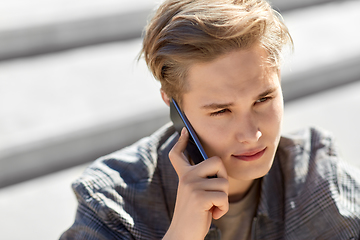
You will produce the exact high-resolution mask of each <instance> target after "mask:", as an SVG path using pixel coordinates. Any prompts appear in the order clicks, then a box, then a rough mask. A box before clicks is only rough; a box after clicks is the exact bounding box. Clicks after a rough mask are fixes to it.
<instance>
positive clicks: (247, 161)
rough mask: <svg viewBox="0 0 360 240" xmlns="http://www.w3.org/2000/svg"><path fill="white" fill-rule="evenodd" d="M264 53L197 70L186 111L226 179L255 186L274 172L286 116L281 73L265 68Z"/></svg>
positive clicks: (235, 55) (238, 55) (242, 54)
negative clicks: (252, 183) (266, 175)
mask: <svg viewBox="0 0 360 240" xmlns="http://www.w3.org/2000/svg"><path fill="white" fill-rule="evenodd" d="M265 60H266V52H265V51H264V50H263V49H262V48H260V47H253V48H251V49H249V50H240V51H233V52H231V53H229V54H226V55H224V56H221V57H219V58H217V59H215V60H214V61H211V62H207V63H198V64H194V65H193V66H192V67H191V68H190V69H189V74H188V78H187V79H186V81H187V83H188V86H189V90H188V91H187V92H186V93H185V94H184V95H183V96H182V110H183V111H184V112H185V114H186V115H187V117H188V119H189V121H190V122H191V124H192V126H193V127H194V129H195V131H196V133H197V134H198V137H199V139H200V141H201V143H202V144H203V147H204V149H205V151H206V153H207V154H208V156H209V157H212V156H218V157H220V158H221V159H222V161H223V163H224V165H225V168H226V170H227V173H228V176H229V177H230V178H233V179H234V180H240V181H242V180H246V181H248V180H253V179H256V178H259V177H262V176H264V175H265V174H266V173H267V172H268V171H269V170H270V168H271V165H272V162H273V159H274V155H275V151H276V149H277V146H278V143H279V139H280V131H281V122H282V115H283V98H282V91H281V86H280V79H279V74H278V71H277V70H275V69H272V68H268V67H266V62H265Z"/></svg>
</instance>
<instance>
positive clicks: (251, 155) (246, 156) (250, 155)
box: [232, 147, 267, 162]
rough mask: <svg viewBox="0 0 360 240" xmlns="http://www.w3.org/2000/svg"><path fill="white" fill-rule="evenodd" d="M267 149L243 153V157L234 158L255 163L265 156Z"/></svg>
mask: <svg viewBox="0 0 360 240" xmlns="http://www.w3.org/2000/svg"><path fill="white" fill-rule="evenodd" d="M266 149H267V148H266V147H265V148H263V149H258V150H254V151H250V152H246V153H243V154H241V155H232V156H233V157H235V158H237V159H239V160H242V161H246V162H249V161H255V160H257V159H259V158H261V157H262V156H263V155H264V153H265V151H266Z"/></svg>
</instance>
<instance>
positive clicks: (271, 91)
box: [258, 87, 278, 98]
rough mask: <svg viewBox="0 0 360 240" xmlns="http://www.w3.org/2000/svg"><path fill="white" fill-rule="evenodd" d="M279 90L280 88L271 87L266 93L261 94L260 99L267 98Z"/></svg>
mask: <svg viewBox="0 0 360 240" xmlns="http://www.w3.org/2000/svg"><path fill="white" fill-rule="evenodd" d="M277 89H278V87H270V88H269V89H267V90H266V91H264V92H262V93H260V94H259V96H258V98H262V97H266V96H267V95H269V94H271V93H273V92H275V91H276V90H277Z"/></svg>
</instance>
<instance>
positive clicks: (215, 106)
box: [201, 87, 278, 110]
mask: <svg viewBox="0 0 360 240" xmlns="http://www.w3.org/2000/svg"><path fill="white" fill-rule="evenodd" d="M277 89H278V87H270V88H269V89H267V90H265V91H264V92H262V93H260V94H259V95H258V98H263V97H266V96H268V95H269V94H271V93H273V92H275V91H276V90H277ZM233 105H234V104H233V103H211V104H207V105H204V106H202V107H201V108H202V109H210V110H216V109H223V108H229V107H231V106H233Z"/></svg>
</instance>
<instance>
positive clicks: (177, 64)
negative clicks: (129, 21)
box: [141, 0, 292, 102]
mask: <svg viewBox="0 0 360 240" xmlns="http://www.w3.org/2000/svg"><path fill="white" fill-rule="evenodd" d="M255 43H259V44H260V46H262V47H263V48H264V49H265V50H266V51H267V53H268V62H269V63H270V64H271V66H273V67H277V68H279V67H280V59H281V52H282V49H283V47H284V46H285V45H287V44H288V43H290V45H292V39H291V36H290V34H289V32H288V29H287V27H286V26H285V25H284V23H283V21H282V18H281V16H280V14H278V13H277V12H276V11H274V10H273V9H272V8H271V6H270V5H269V4H268V3H267V2H266V1H265V0H166V1H165V2H164V3H163V4H162V5H161V6H160V7H159V8H158V10H157V11H156V13H155V15H154V16H153V18H152V19H151V21H150V23H149V24H148V25H147V27H146V29H145V35H144V40H143V48H142V51H141V53H142V54H143V56H144V57H145V61H146V63H147V65H148V67H149V69H150V71H151V72H152V74H153V75H154V77H155V79H157V80H159V81H160V83H161V88H162V90H163V91H164V92H165V93H166V94H167V95H168V96H169V97H173V98H174V99H176V100H177V101H179V102H181V96H182V94H183V93H184V92H185V91H186V90H187V89H188V88H187V85H186V81H185V79H186V77H187V73H188V69H189V67H190V66H191V64H193V63H197V62H207V61H211V60H213V59H215V58H217V57H218V56H220V55H222V54H225V53H228V52H230V51H233V50H238V49H246V48H250V47H252V46H253V45H254V44H255Z"/></svg>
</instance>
